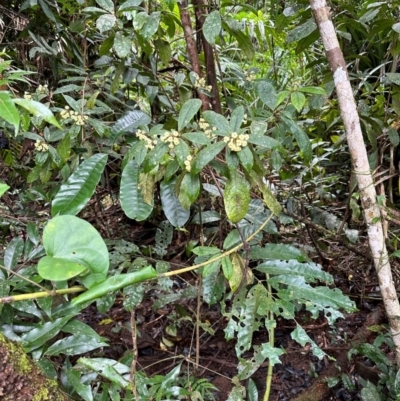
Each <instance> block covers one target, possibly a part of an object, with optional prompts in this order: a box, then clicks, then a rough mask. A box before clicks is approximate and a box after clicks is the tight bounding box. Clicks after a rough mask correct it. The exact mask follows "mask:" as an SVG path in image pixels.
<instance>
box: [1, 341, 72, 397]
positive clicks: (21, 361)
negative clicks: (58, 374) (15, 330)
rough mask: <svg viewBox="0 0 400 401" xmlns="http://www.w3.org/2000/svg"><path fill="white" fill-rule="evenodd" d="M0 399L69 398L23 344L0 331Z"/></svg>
mask: <svg viewBox="0 0 400 401" xmlns="http://www.w3.org/2000/svg"><path fill="white" fill-rule="evenodd" d="M0 400H2V401H45V400H47V401H72V400H71V399H70V398H69V397H68V396H67V395H66V394H64V393H63V392H62V391H61V390H60V388H59V387H58V384H57V382H56V381H54V380H50V379H48V378H47V377H46V376H45V375H44V374H43V372H42V371H41V369H40V368H39V367H38V366H37V365H35V364H34V363H33V361H32V360H31V359H30V358H29V357H28V356H27V355H26V354H25V352H24V350H23V349H22V347H21V346H20V345H19V344H17V343H14V342H12V341H10V340H8V339H7V338H6V337H4V336H3V334H1V333H0Z"/></svg>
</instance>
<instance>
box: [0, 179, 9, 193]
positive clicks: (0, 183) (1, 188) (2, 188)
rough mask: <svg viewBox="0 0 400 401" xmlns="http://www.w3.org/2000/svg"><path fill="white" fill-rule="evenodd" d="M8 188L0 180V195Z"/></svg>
mask: <svg viewBox="0 0 400 401" xmlns="http://www.w3.org/2000/svg"><path fill="white" fill-rule="evenodd" d="M9 189H10V187H9V186H8V185H7V184H3V183H2V182H0V196H2V195H4V194H5V193H6V192H7V191H8V190H9Z"/></svg>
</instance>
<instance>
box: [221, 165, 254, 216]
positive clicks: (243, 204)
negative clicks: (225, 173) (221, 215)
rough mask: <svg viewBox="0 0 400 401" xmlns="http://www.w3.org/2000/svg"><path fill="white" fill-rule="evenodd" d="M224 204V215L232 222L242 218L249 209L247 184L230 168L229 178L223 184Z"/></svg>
mask: <svg viewBox="0 0 400 401" xmlns="http://www.w3.org/2000/svg"><path fill="white" fill-rule="evenodd" d="M224 204H225V211H226V215H227V216H228V219H229V220H230V221H231V222H232V223H238V222H239V221H240V220H242V219H243V217H245V216H246V214H247V211H248V210H249V205H250V188H249V184H248V182H247V181H246V180H245V179H244V178H242V177H241V175H240V174H238V173H237V172H236V171H234V170H231V178H230V179H229V180H228V182H227V183H226V185H225V191H224Z"/></svg>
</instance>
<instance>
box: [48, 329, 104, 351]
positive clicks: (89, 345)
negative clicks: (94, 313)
mask: <svg viewBox="0 0 400 401" xmlns="http://www.w3.org/2000/svg"><path fill="white" fill-rule="evenodd" d="M107 346H108V344H107V343H105V342H102V341H98V339H97V338H95V337H92V336H90V335H86V334H76V335H72V336H69V337H66V338H63V339H61V340H58V341H56V342H55V343H54V344H52V345H51V346H50V347H49V348H48V349H47V351H46V352H45V355H49V356H58V355H60V354H63V355H71V356H72V355H78V354H84V353H86V352H89V351H92V350H94V349H96V348H100V347H107Z"/></svg>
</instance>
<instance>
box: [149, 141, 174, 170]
mask: <svg viewBox="0 0 400 401" xmlns="http://www.w3.org/2000/svg"><path fill="white" fill-rule="evenodd" d="M168 151H169V148H168V144H167V143H165V142H160V143H158V144H157V145H156V147H155V148H154V149H152V150H151V151H150V152H149V153H148V154H147V156H146V158H145V159H144V163H143V171H144V172H145V173H150V172H151V171H152V170H154V169H155V168H156V167H157V165H158V164H159V163H160V161H161V159H162V158H163V157H164V155H165V154H166V153H168Z"/></svg>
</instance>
